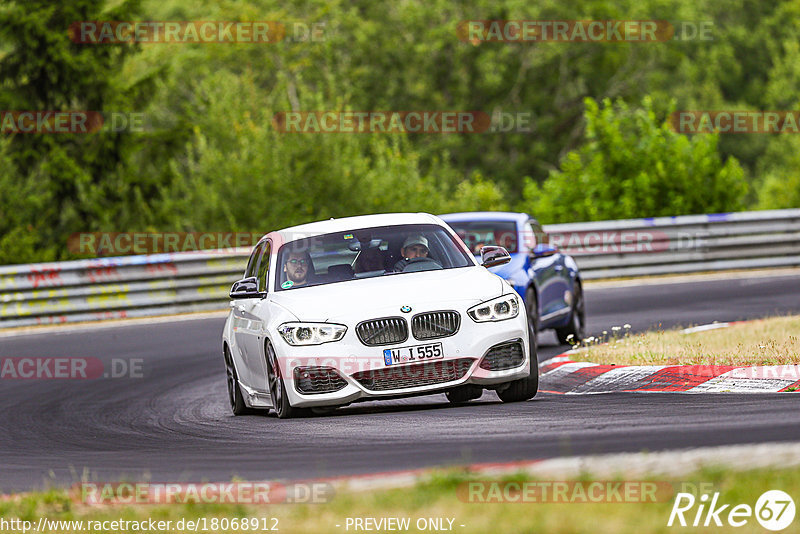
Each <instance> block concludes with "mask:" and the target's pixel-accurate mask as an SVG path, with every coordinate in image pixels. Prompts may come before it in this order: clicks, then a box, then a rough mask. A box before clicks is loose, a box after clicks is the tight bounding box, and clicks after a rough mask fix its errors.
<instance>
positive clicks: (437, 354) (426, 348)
mask: <svg viewBox="0 0 800 534" xmlns="http://www.w3.org/2000/svg"><path fill="white" fill-rule="evenodd" d="M442 358H444V351H443V350H442V344H441V343H428V344H427V345H415V346H413V347H400V348H397V349H385V350H384V351H383V361H384V363H386V365H404V364H407V363H419V362H428V361H431V360H441V359H442Z"/></svg>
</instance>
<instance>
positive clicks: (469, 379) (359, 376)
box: [274, 313, 530, 407]
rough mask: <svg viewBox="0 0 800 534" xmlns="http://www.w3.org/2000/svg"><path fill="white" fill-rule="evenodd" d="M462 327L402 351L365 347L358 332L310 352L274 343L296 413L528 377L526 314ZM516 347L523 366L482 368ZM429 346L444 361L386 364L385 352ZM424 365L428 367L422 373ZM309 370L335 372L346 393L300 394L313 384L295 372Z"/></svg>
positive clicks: (409, 342) (407, 343)
mask: <svg viewBox="0 0 800 534" xmlns="http://www.w3.org/2000/svg"><path fill="white" fill-rule="evenodd" d="M463 321H464V323H465V324H462V328H461V329H460V330H459V331H458V332H457V333H456V334H455V335H453V336H450V337H447V338H441V339H434V340H430V341H418V340H415V339H413V338H411V339H408V340H407V341H405V342H404V343H400V344H398V345H387V346H379V347H367V346H364V345H363V344H361V342H360V341H359V340H358V338H357V336H356V334H355V332H354V331H353V330H354V329H348V332H347V333H346V334H345V337H344V338H343V339H342V340H341V341H338V342H334V343H326V344H323V345H315V346H309V347H295V346H290V345H288V344H287V343H285V342H284V341H283V340H282V339H278V340H275V342H274V345H275V348H276V351H277V353H278V358H279V362H280V366H281V374H282V376H283V379H284V383H285V385H286V391H287V394H288V395H289V401H290V402H291V404H292V406H297V407H314V406H336V405H343V404H348V403H351V402H354V401H357V400H362V399H381V398H387V397H398V396H404V395H408V396H412V395H419V394H426V393H436V392H440V391H444V390H447V389H450V388H453V387H455V386H459V385H463V384H476V385H479V386H483V387H495V386H498V385H500V384H504V383H506V382H511V381H514V380H518V379H520V378H524V377H526V376H528V375H529V373H530V357H529V354H530V347H529V346H528V336H527V318H526V317H525V314H524V313H520V314H519V315H518V316H517V317H515V318H513V319H509V320H506V321H499V322H494V323H491V322H490V323H475V322H473V321H472V320H471V319H469V318H467V317H466V316H464V319H463ZM514 341H517V342H518V343H519V345H521V347H522V349H521V350H522V355H521V364H519V365H516V366H514V367H512V368H503V369H502V370H491V369H487V368H485V367H490V366H489V365H488V364H484V366H483V367H481V361H482V359H483V358H484V356H485V355H487V353H488V352H489V351H490V350H491V349H492V348H493V347H495V346H497V345H502V344H505V343H509V342H514ZM429 343H441V345H442V351H443V354H444V357H443V358H442V359H438V360H432V361H428V362H425V363H423V364H415V365H391V366H387V365H386V363H385V361H384V356H383V351H384V349H394V348H400V347H410V346H416V345H426V344H429ZM494 360H496V358H495V359H494ZM514 361H515V362H516V360H514ZM422 365H425V366H427V367H425V368H422V367H421V366H422ZM496 366H497V365H496V364H495V367H496ZM309 367H310V368H313V369H317V370H318V369H319V368H325V369H330V370H333V371H335V372H336V374H338V376H339V377H341V379H343V381H344V383H345V385H344V387H341V388H340V389H337V390H336V391H332V392H328V393H302V392H301V391H298V389H299V390H303V389H304V388H307V387H308V384H309V382H308V381H306V382H305V383H301V380H302V377H300V376H299V374H300V373H298V375H296V374H295V369H296V368H300V369H305V368H309ZM501 367H502V366H501ZM305 376H308V374H306V375H305ZM312 378H314V379H315V380H316V379H318V380H321V381H322V382H325V380H327V378H328V377H326V376H325V375H324V374H321V373H319V372H318V371H317V373H316V374H314V371H312ZM306 380H308V378H306ZM334 381H335V382H336V387H339V386H341V383H340V382H339V381H338V379H334ZM395 386H397V387H395Z"/></svg>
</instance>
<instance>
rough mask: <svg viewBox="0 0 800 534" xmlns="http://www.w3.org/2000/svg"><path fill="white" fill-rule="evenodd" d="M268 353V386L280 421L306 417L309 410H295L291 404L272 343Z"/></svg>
mask: <svg viewBox="0 0 800 534" xmlns="http://www.w3.org/2000/svg"><path fill="white" fill-rule="evenodd" d="M265 349H266V353H267V385H268V386H269V396H270V398H271V399H272V407H273V409H274V410H275V413H276V414H277V415H278V418H280V419H290V418H292V417H300V416H302V415H305V414H306V412H307V410H304V409H301V408H295V407H293V406H292V405H291V403H290V402H289V395H288V394H287V393H286V383H285V382H284V381H283V377H282V376H281V368H280V366H279V365H278V357H277V356H276V355H275V349H274V348H273V347H272V343H270V342H269V341H267V343H266V347H265Z"/></svg>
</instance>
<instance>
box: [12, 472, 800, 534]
mask: <svg viewBox="0 0 800 534" xmlns="http://www.w3.org/2000/svg"><path fill="white" fill-rule="evenodd" d="M479 480H480V481H487V480H495V481H511V482H518V483H521V482H531V481H537V479H536V478H534V477H531V476H530V475H524V474H518V475H515V476H511V477H505V478H500V479H488V478H486V477H478V476H477V475H475V474H472V475H470V474H468V473H465V472H462V471H445V472H439V473H438V474H435V475H432V476H431V477H430V479H429V480H427V481H425V482H421V483H418V484H417V485H416V486H415V487H414V488H410V489H402V490H401V489H396V490H378V491H370V492H358V493H353V492H347V491H339V492H338V493H337V494H336V496H335V497H334V498H333V499H332V500H331V501H330V502H329V503H327V504H302V505H301V504H293V505H287V504H284V505H266V506H264V505H262V506H244V505H210V504H202V505H199V504H181V505H178V504H173V505H126V506H102V507H90V506H86V505H83V504H76V503H75V502H73V501H72V500H70V497H69V495H68V493H67V492H66V491H64V490H51V491H49V492H45V493H31V494H25V495H20V496H12V497H11V498H10V499H8V500H6V501H5V502H0V517H2V518H3V519H4V520H6V521H8V520H10V519H11V518H20V519H23V520H27V521H32V522H33V523H34V524H36V523H37V521H38V520H39V518H40V517H46V518H48V519H49V520H72V521H75V520H78V521H80V520H82V521H84V524H83V527H84V530H82V531H83V532H109V530H97V529H91V528H86V527H87V526H90V525H89V524H88V523H86V522H87V521H90V520H91V521H113V520H119V519H124V520H128V521H144V520H147V519H148V518H153V519H157V520H171V521H173V524H174V523H176V522H177V521H179V520H180V519H184V520H186V519H194V520H197V519H200V518H206V521H207V524H208V525H209V526H210V525H211V519H213V518H218V519H221V518H227V519H228V520H230V519H232V518H253V517H259V518H261V517H263V518H277V520H278V521H277V527H278V530H279V531H280V532H292V533H295V532H312V533H327V532H339V533H341V532H354V531H355V530H354V529H353V527H350V528H349V529H347V528H346V525H347V518H366V517H372V518H389V517H396V518H409V519H410V525H411V528H409V529H408V531H409V532H417V531H419V530H418V529H417V526H416V525H417V521H418V520H419V519H421V518H424V519H427V518H450V519H452V520H453V523H452V531H454V532H463V533H473V532H481V533H482V532H503V533H523V532H526V533H527V532H549V533H567V532H587V533H588V532H590V533H593V534H598V533H599V534H602V533H614V534H624V533H628V532H630V533H637V534H638V533H641V532H654V533H658V532H672V531H674V530H675V529H676V528H678V529H679V530H680V527H677V526H673V527H668V526H667V521H668V519H669V517H670V513H671V511H672V508H673V504H674V501H675V494H676V493H677V492H678V491H686V490H687V489H689V490H692V489H695V488H697V489H699V490H700V491H699V492H697V491H695V492H693V493H695V494H698V493H705V494H708V495H709V497H712V496H713V494H714V492H719V493H720V496H719V499H718V504H727V503H730V504H731V506H730V507H728V511H729V510H730V509H731V508H732V507H733V506H734V505H737V504H740V503H743V504H747V505H749V506H751V507H754V506H755V504H756V501H757V500H758V497H759V496H760V495H761V494H762V493H764V492H765V491H768V490H774V489H779V490H782V491H784V492H786V493H788V494H789V495H790V496H792V497H793V498H794V499H797V498H798V497H800V468H797V467H795V468H790V469H759V470H751V471H731V470H730V469H722V468H706V469H703V470H700V471H697V472H695V473H693V474H691V475H687V476H682V477H680V478H679V479H677V478H676V479H671V478H664V477H659V478H648V477H638V478H636V479H635V480H636V481H646V480H649V481H655V482H659V483H661V484H660V487H662V488H663V487H665V486H666V485H665V484H663V483H668V484H669V488H670V490H669V492H666V493H665V492H661V491H660V492H659V493H658V494H657V495H658V498H657V499H655V500H657V501H658V502H628V503H619V502H617V503H593V502H580V500H581V499H580V498H578V499H577V502H560V503H540V502H524V503H520V502H503V503H497V502H494V503H479V502H467V500H466V499H467V496H468V493H467V492H465V491H463V488H464V484H467V483H469V482H470V481H472V482H474V481H479ZM562 480H569V479H562ZM571 480H573V481H580V482H582V487H584V488H587V487H588V485H589V484H590V483H591V482H592V477H591V476H588V475H584V476H581V477H579V478H577V479H571ZM609 480H611V479H609V478H608V477H606V478H604V479H603V482H604V483H606V482H608V481H609ZM617 481H622V479H617ZM540 482H541V481H540ZM459 488H462V489H461V491H460V490H459ZM483 495H484V496H488V495H489V494H488V493H484V494H483ZM516 495H517V496H518V495H519V494H516ZM567 495H569V496H574V495H575V493H573V492H572V491H570V492H569V493H568V494H567ZM698 497H699V495H698ZM570 498H573V497H570ZM697 504H699V501H698V503H697ZM696 512H697V505H695V506H694V507H693V508H692V509H690V510H689V511H687V512H686V513H685V518H686V519H687V522H688V523H689V524H691V522H692V521H693V520H694V517H695V514H696ZM726 514H727V511H726V512H725V513H724V514H722V515H721V519H722V521H723V524H724V525H725V526H724V527H723V528H722V529H720V528H713V527H712V528H711V529H702V528H701V529H700V530H707V531H714V532H718V531H720V530H722V531H725V530H729V529H730V530H734V529H732V528H731V527H729V526H728V525H727V524H726V523H725V521H726ZM704 517H705V514H703V518H704ZM797 522H798V519H795V520H794V522H793V523H792V524H793V525H795V527H796V525H797ZM267 524H268V525H269V526H272V525H274V522H273V521H271V520H270V521H269V522H268V523H267ZM336 525H340V526H339V527H337V526H336ZM444 525H445V526H447V525H449V523H448V522H447V521H444ZM461 525H463V526H461ZM248 530H249V529H248ZM248 530H242V529H231V528H229V529H221V528H219V527H218V528H217V529H213V530H212V529H210V528H209V529H208V530H206V532H247V531H248ZM259 530H262V529H259ZM691 530H695V529H691ZM735 530H736V531H737V532H763V531H764V529H763V528H762V527H761V526H760V525H759V523H758V522H757V520H756V518H755V517H750V518H749V520H748V522H747V524H746V525H744V526H743V527H740V528H736V529H735ZM789 530H791V528H790V529H789ZM0 531H2V532H20V531H21V530H19V529H16V530H15V529H10V528H6V529H4V530H0ZM51 531H53V532H71V531H78V528H77V527H76V526H75V525H73V526H72V528H71V529H69V530H58V529H55V530H51ZM112 531H114V532H139V531H141V532H146V531H147V530H135V529H118V530H112ZM198 531H200V532H202V531H203V530H202V528H200V529H199V530H198ZM249 531H250V532H253V530H249ZM362 531H363V530H362ZM428 531H431V530H430V529H429V530H428ZM151 532H152V531H151ZM165 532H177V530H175V529H171V530H166V531H165Z"/></svg>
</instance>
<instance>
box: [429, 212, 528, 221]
mask: <svg viewBox="0 0 800 534" xmlns="http://www.w3.org/2000/svg"><path fill="white" fill-rule="evenodd" d="M439 217H441V218H442V220H444V221H445V222H467V221H519V222H523V223H524V222H526V221H528V220H529V219H531V216H530V215H528V214H527V213H520V212H515V211H465V212H460V213H446V214H444V215H439Z"/></svg>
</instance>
